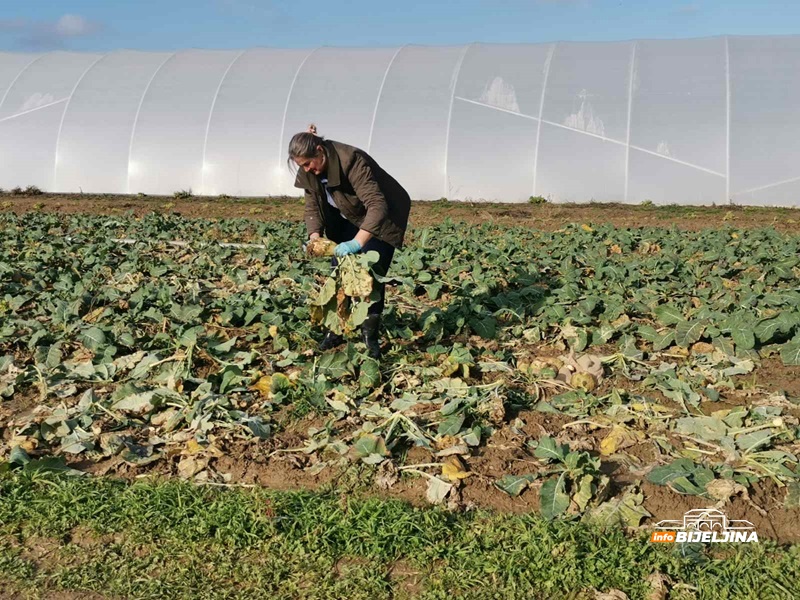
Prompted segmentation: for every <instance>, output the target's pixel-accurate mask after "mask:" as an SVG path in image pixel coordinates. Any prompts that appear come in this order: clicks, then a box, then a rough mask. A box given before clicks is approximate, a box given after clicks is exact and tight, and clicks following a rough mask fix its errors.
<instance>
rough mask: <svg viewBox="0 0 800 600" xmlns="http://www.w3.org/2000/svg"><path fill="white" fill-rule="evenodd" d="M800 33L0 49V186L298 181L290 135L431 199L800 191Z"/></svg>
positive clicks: (263, 191)
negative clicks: (101, 50) (305, 137)
mask: <svg viewBox="0 0 800 600" xmlns="http://www.w3.org/2000/svg"><path fill="white" fill-rule="evenodd" d="M798 97H800V36H776V37H734V36H727V37H716V38H706V39H693V40H658V41H655V40H639V41H629V42H609V43H571V42H557V43H549V44H470V45H467V46H455V47H454V46H447V47H444V46H440V47H433V46H403V47H399V48H374V49H372V48H331V47H322V48H308V49H300V50H289V49H275V48H255V49H250V50H243V51H238V50H224V51H223V50H220V51H209V50H186V51H179V52H174V53H156V52H137V51H118V52H110V53H107V54H85V53H70V52H52V53H45V54H14V53H0V187H3V188H6V189H8V188H11V187H14V186H22V187H25V186H27V185H36V186H38V187H40V188H42V189H45V190H47V191H54V192H80V191H83V192H96V193H138V192H144V193H148V194H172V193H173V192H175V191H178V190H191V191H192V192H193V193H195V194H198V195H199V194H209V195H217V194H223V193H224V194H229V195H248V196H265V195H279V194H292V195H296V194H297V193H298V192H297V191H296V190H295V189H294V188H293V185H292V184H293V181H294V175H293V173H292V172H291V171H290V170H289V169H288V167H287V165H286V148H287V146H288V143H289V140H290V138H291V136H292V135H293V134H294V133H296V132H298V131H302V130H304V129H305V127H306V125H307V124H308V123H310V122H314V123H316V124H317V126H318V130H319V132H320V133H321V134H323V135H325V136H326V137H327V138H329V139H334V140H338V141H342V142H345V143H349V144H352V145H355V146H358V147H361V148H363V149H365V150H367V151H368V152H370V154H372V156H373V157H374V158H375V159H376V160H377V161H378V162H379V163H380V164H381V165H382V166H383V167H384V168H385V169H386V170H387V171H389V172H390V173H391V174H392V175H394V176H395V177H396V178H397V179H398V180H399V181H400V182H401V183H402V184H403V185H404V186H405V187H406V189H408V191H409V192H410V193H411V195H412V197H414V198H418V199H437V198H440V197H443V196H444V197H447V198H450V199H460V200H474V201H477V200H486V201H506V202H524V201H527V200H528V198H529V197H530V196H539V195H541V196H545V197H547V198H550V199H551V200H554V201H557V202H586V201H590V200H594V201H600V202H627V203H639V202H642V201H645V200H650V201H652V202H655V203H658V204H665V203H680V204H711V203H716V204H727V203H728V202H735V203H737V204H750V205H784V206H798V205H800V135H798V130H800V103H798V102H797V98H798Z"/></svg>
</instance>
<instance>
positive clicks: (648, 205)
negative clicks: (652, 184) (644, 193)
mask: <svg viewBox="0 0 800 600" xmlns="http://www.w3.org/2000/svg"><path fill="white" fill-rule="evenodd" d="M640 206H642V207H644V208H652V207H653V206H655V204H653V201H652V200H642V203H641V204H640Z"/></svg>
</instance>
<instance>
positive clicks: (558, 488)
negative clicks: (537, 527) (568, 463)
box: [539, 472, 569, 521]
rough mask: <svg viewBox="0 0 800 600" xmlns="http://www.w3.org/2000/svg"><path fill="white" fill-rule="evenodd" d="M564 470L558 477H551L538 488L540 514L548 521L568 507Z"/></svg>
mask: <svg viewBox="0 0 800 600" xmlns="http://www.w3.org/2000/svg"><path fill="white" fill-rule="evenodd" d="M566 477H567V474H566V472H563V473H561V475H559V476H558V477H551V478H550V479H548V480H547V481H545V482H544V484H543V485H542V488H541V489H540V490H539V500H540V505H541V510H542V516H543V517H544V518H545V519H547V520H548V521H552V520H553V519H555V518H556V517H558V516H560V515H562V514H564V512H566V510H567V508H569V496H568V495H567V490H566Z"/></svg>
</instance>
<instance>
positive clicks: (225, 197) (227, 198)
mask: <svg viewBox="0 0 800 600" xmlns="http://www.w3.org/2000/svg"><path fill="white" fill-rule="evenodd" d="M217 200H221V201H222V202H225V201H227V200H232V198H231V197H230V196H228V194H220V195H219V196H217Z"/></svg>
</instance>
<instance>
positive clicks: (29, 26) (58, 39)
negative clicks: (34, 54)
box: [0, 14, 102, 51]
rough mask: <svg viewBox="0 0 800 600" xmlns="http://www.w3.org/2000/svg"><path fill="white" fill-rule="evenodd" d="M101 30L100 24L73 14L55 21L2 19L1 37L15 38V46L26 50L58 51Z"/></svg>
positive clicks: (0, 24) (0, 25)
mask: <svg viewBox="0 0 800 600" xmlns="http://www.w3.org/2000/svg"><path fill="white" fill-rule="evenodd" d="M101 29H102V26H101V24H100V23H97V22H95V21H90V20H88V19H86V18H85V17H82V16H80V15H73V14H65V15H62V16H61V17H59V18H58V19H56V20H55V21H32V20H29V19H0V35H2V34H8V35H12V36H15V37H14V42H13V43H14V45H15V46H16V47H18V48H21V49H24V50H37V51H43V50H58V49H61V48H64V47H65V46H66V45H67V42H68V41H69V40H73V39H77V38H81V37H86V36H90V35H93V34H95V33H97V32H98V31H100V30H101Z"/></svg>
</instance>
